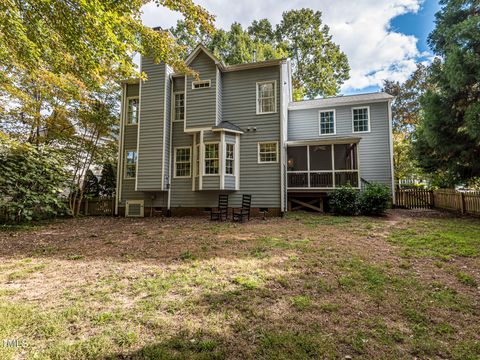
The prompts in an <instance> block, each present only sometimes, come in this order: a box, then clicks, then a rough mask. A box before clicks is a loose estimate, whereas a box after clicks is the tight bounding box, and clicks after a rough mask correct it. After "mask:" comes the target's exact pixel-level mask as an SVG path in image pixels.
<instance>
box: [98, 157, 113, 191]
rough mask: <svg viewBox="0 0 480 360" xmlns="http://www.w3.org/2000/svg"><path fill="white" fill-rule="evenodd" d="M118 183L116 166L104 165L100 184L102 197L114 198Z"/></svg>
mask: <svg viewBox="0 0 480 360" xmlns="http://www.w3.org/2000/svg"><path fill="white" fill-rule="evenodd" d="M116 181H117V176H116V174H115V166H114V165H113V164H112V163H105V164H103V168H102V177H101V178H100V181H99V183H98V185H99V186H100V195H102V196H105V197H112V196H113V194H114V193H115V187H116Z"/></svg>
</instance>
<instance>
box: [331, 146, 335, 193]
mask: <svg viewBox="0 0 480 360" xmlns="http://www.w3.org/2000/svg"><path fill="white" fill-rule="evenodd" d="M334 146H335V145H334V144H332V145H331V153H332V185H333V188H334V189H335V186H336V185H335V153H334V152H335V148H334Z"/></svg>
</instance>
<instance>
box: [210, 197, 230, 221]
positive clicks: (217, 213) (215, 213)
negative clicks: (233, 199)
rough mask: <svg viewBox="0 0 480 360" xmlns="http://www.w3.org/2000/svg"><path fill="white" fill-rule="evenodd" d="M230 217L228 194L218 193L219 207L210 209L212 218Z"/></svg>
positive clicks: (222, 218) (224, 218)
mask: <svg viewBox="0 0 480 360" xmlns="http://www.w3.org/2000/svg"><path fill="white" fill-rule="evenodd" d="M227 218H228V195H225V194H221V195H218V207H217V208H216V209H214V208H212V209H211V210H210V220H220V221H223V220H227Z"/></svg>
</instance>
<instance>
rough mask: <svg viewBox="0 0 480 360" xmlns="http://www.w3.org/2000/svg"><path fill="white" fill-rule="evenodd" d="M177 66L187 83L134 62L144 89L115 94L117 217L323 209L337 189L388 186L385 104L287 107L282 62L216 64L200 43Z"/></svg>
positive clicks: (361, 99)
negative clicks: (223, 200)
mask: <svg viewBox="0 0 480 360" xmlns="http://www.w3.org/2000/svg"><path fill="white" fill-rule="evenodd" d="M185 62H186V64H187V65H188V66H189V67H190V68H192V69H193V70H195V71H196V72H197V73H198V77H193V76H185V75H183V74H176V73H174V72H173V71H172V69H171V68H170V67H169V66H168V65H166V64H163V63H161V64H154V63H153V62H152V60H151V59H148V58H142V59H141V71H142V72H144V73H145V74H146V75H147V80H142V81H140V80H135V81H128V82H125V83H123V84H122V86H123V90H122V113H121V122H120V137H119V159H118V164H119V166H118V180H117V195H116V196H117V198H116V212H117V213H118V214H125V215H126V216H144V215H150V214H154V213H155V212H156V211H157V210H160V209H162V210H168V211H171V212H172V213H173V214H180V213H187V212H192V211H198V210H202V211H203V210H205V209H208V208H211V207H215V206H216V204H217V201H218V195H219V194H221V193H227V194H229V195H230V196H229V205H230V206H231V207H238V206H240V203H241V198H242V195H243V194H249V195H252V207H253V208H254V209H261V210H262V211H268V212H269V213H271V214H280V213H283V212H285V211H288V210H290V209H296V208H301V207H305V208H310V209H315V210H322V209H324V206H323V205H324V201H323V199H324V198H325V196H326V195H327V194H328V192H329V191H331V190H333V189H335V188H337V187H339V186H342V185H346V184H350V185H351V186H353V187H357V188H359V189H360V188H362V185H363V184H365V183H367V182H380V183H383V184H386V185H388V186H390V187H392V179H393V176H392V169H393V168H392V138H391V114H390V102H391V99H392V97H391V96H390V95H387V94H385V93H374V94H363V95H354V96H340V97H335V98H327V99H318V100H308V101H301V102H292V81H291V67H290V62H289V60H272V61H264V62H254V63H250V64H241V65H230V66H227V65H225V64H223V63H222V62H221V61H219V60H218V59H217V58H216V57H215V56H214V55H213V54H212V53H210V52H209V51H208V50H207V49H206V48H205V47H203V46H202V45H199V46H197V48H196V49H195V50H194V51H193V52H192V53H191V54H190V55H189V56H188V58H187V59H186V60H185Z"/></svg>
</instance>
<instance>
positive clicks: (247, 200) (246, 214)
mask: <svg viewBox="0 0 480 360" xmlns="http://www.w3.org/2000/svg"><path fill="white" fill-rule="evenodd" d="M251 205H252V195H243V196H242V207H241V208H240V209H238V211H235V209H233V211H232V215H233V221H239V222H242V223H243V222H244V221H245V218H247V220H250V207H251Z"/></svg>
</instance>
